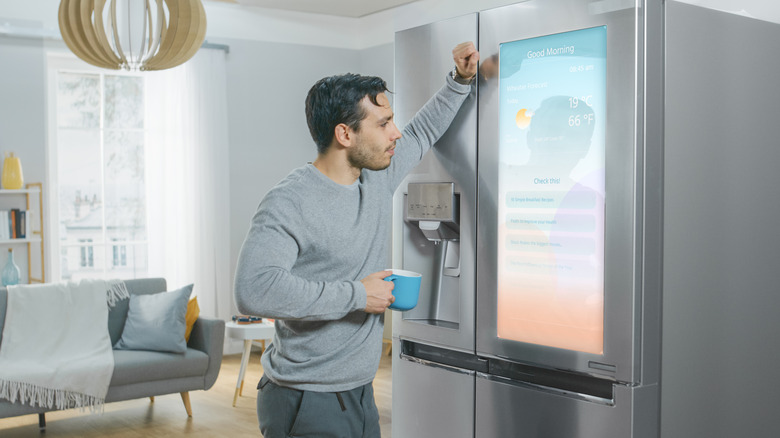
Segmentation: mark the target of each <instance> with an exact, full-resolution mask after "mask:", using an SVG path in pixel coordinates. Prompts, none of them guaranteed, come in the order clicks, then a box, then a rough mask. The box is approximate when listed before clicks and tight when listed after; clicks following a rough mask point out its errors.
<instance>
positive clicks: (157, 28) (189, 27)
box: [59, 0, 206, 71]
mask: <svg viewBox="0 0 780 438" xmlns="http://www.w3.org/2000/svg"><path fill="white" fill-rule="evenodd" d="M59 26H60V33H61V34H62V39H63V40H64V41H65V44H67V46H68V48H69V49H70V50H71V51H72V52H73V53H74V54H76V56H78V57H79V58H81V59H83V60H84V61H86V62H88V63H90V64H92V65H95V66H97V67H103V68H110V69H114V70H118V69H120V68H121V69H124V70H131V71H138V70H141V71H148V70H165V69H168V68H172V67H176V66H177V65H179V64H182V63H184V62H186V61H187V60H188V59H190V58H192V57H193V56H194V55H195V52H197V51H198V49H199V48H200V46H201V45H202V44H203V40H204V39H205V37H206V11H205V10H204V9H203V4H202V3H201V0H146V1H138V0H102V1H95V0H62V1H61V2H60V10H59Z"/></svg>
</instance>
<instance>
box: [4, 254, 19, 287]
mask: <svg viewBox="0 0 780 438" xmlns="http://www.w3.org/2000/svg"><path fill="white" fill-rule="evenodd" d="M2 281H3V286H12V285H14V284H19V267H18V266H16V263H14V250H13V248H8V262H6V264H5V267H4V268H3V274H2Z"/></svg>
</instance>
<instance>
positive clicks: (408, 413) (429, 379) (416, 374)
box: [393, 339, 476, 438]
mask: <svg viewBox="0 0 780 438" xmlns="http://www.w3.org/2000/svg"><path fill="white" fill-rule="evenodd" d="M393 351H396V352H401V351H403V347H402V343H401V342H400V341H399V340H398V339H394V340H393ZM475 374H476V373H475V372H474V371H470V370H466V369H462V368H458V367H456V366H451V365H444V364H440V363H436V362H433V361H428V360H424V359H419V358H415V357H413V356H407V355H406V354H395V355H394V356H393V437H395V438H409V437H425V438H439V437H440V438H458V437H462V438H473V437H474V378H475V377H474V376H475Z"/></svg>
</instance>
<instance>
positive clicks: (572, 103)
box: [569, 94, 593, 108]
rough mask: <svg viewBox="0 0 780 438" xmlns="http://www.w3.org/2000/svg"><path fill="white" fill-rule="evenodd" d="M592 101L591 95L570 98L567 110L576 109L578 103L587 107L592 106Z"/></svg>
mask: <svg viewBox="0 0 780 438" xmlns="http://www.w3.org/2000/svg"><path fill="white" fill-rule="evenodd" d="M592 100H593V95H592V94H589V95H587V96H580V97H570V98H569V108H577V107H578V106H579V105H580V102H582V103H584V104H585V105H587V106H593V103H592Z"/></svg>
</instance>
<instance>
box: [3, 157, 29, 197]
mask: <svg viewBox="0 0 780 438" xmlns="http://www.w3.org/2000/svg"><path fill="white" fill-rule="evenodd" d="M0 182H2V184H3V188H4V189H8V190H19V189H21V188H22V186H23V185H24V177H23V176H22V162H21V161H20V160H19V157H17V156H15V155H14V153H13V152H11V153H10V154H6V156H5V161H3V176H2V181H0Z"/></svg>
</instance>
